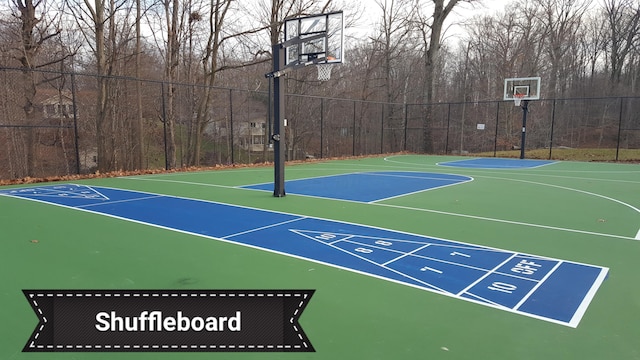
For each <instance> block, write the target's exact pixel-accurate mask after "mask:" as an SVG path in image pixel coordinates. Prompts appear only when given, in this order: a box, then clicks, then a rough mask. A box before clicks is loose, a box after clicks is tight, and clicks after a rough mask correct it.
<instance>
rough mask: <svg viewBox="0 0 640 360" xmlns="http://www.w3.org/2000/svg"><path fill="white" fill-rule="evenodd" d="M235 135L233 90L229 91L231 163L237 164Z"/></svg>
mask: <svg viewBox="0 0 640 360" xmlns="http://www.w3.org/2000/svg"><path fill="white" fill-rule="evenodd" d="M233 135H234V134H233V89H229V136H231V139H230V141H229V143H230V144H231V163H232V164H235V163H236V162H235V156H234V155H235V147H234V144H233Z"/></svg>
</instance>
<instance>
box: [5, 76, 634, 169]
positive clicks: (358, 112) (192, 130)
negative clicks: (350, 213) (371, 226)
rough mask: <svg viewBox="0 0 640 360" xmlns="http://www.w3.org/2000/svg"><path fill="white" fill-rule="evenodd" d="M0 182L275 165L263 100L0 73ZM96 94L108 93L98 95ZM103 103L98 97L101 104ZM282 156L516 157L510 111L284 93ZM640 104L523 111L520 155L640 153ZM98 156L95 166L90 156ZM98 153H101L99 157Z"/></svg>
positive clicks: (216, 91) (517, 124)
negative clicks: (102, 164) (511, 153)
mask: <svg viewBox="0 0 640 360" xmlns="http://www.w3.org/2000/svg"><path fill="white" fill-rule="evenodd" d="M0 84H1V85H2V87H1V90H0V114H1V115H0V179H18V178H24V177H55V176H64V175H72V174H83V173H93V172H95V171H96V170H97V169H99V167H98V165H99V161H108V162H109V163H110V168H112V169H115V170H149V169H167V168H182V167H188V166H215V165H229V164H250V163H258V162H265V161H272V160H273V151H272V147H271V146H270V133H271V129H272V121H271V119H270V116H269V109H270V107H269V93H268V92H266V91H248V90H238V89H230V88H218V87H206V86H202V85H194V84H177V83H173V84H169V83H166V82H160V81H147V80H135V79H131V78H122V77H97V76H94V75H86V74H73V73H63V72H52V71H28V72H27V71H22V70H21V69H13V68H0ZM101 87H104V88H105V89H106V91H103V92H101V91H100V88H101ZM100 93H102V94H104V96H99V94H100ZM285 107H286V109H285V117H286V119H287V121H286V136H285V141H286V149H287V150H286V158H287V160H302V159H309V158H330V157H344V156H359V155H372V154H383V153H394V152H399V151H410V152H416V153H429V154H479V153H482V154H484V156H487V154H489V155H493V156H495V155H496V154H497V153H498V152H499V151H502V150H513V149H519V147H520V146H521V142H520V139H521V135H522V130H523V129H522V125H523V124H522V114H523V112H522V109H521V108H520V107H516V106H514V104H513V103H509V102H503V101H495V102H467V103H438V104H396V103H382V102H372V101H358V100H348V99H335V98H325V97H318V96H303V95H294V94H289V95H287V97H286V102H285ZM638 114H640V97H615V98H588V99H587V98H582V99H543V100H538V101H531V102H530V103H529V112H528V117H527V124H526V125H527V126H526V134H527V137H526V148H525V150H527V151H529V150H533V149H545V151H546V150H548V158H549V159H553V158H554V151H557V150H558V149H584V151H588V150H587V149H589V150H592V149H602V150H606V151H608V154H610V155H608V157H607V158H606V159H604V160H611V161H617V160H620V159H624V158H625V157H624V155H625V152H626V151H628V150H634V149H640V119H639V116H638ZM99 153H100V154H103V155H102V156H103V157H104V158H99V157H98V154H99ZM105 154H106V155H105Z"/></svg>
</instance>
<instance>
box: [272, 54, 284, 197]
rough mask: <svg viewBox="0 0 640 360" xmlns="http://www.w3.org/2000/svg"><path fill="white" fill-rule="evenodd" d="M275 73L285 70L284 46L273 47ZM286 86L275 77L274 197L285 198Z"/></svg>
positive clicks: (278, 77)
mask: <svg viewBox="0 0 640 360" xmlns="http://www.w3.org/2000/svg"><path fill="white" fill-rule="evenodd" d="M272 50H273V72H274V73H277V72H279V71H280V70H282V69H283V68H284V58H285V51H284V47H283V46H282V44H277V45H274V46H273V47H272ZM283 85H284V84H283V83H281V79H280V76H274V77H273V118H274V119H273V135H272V136H271V140H273V163H274V181H273V196H275V197H283V196H285V191H284V163H285V139H286V137H285V133H284V132H285V127H284V97H285V95H284V86H283Z"/></svg>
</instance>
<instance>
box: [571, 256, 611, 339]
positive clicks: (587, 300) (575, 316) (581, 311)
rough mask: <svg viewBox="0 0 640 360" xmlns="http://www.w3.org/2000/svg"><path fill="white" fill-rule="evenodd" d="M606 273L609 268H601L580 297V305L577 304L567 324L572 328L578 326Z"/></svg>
mask: <svg viewBox="0 0 640 360" xmlns="http://www.w3.org/2000/svg"><path fill="white" fill-rule="evenodd" d="M608 273H609V268H601V270H600V274H599V275H598V278H597V279H596V281H594V282H593V284H592V285H591V289H589V291H588V292H587V294H586V295H585V296H584V298H582V303H581V304H580V306H578V309H576V312H575V313H574V314H573V317H572V318H571V320H570V321H569V326H572V327H574V328H576V327H578V324H579V323H580V320H581V319H582V317H583V316H584V313H585V312H587V308H588V307H589V304H591V300H593V298H594V296H595V295H596V292H597V291H598V289H599V288H600V285H602V283H603V282H604V280H605V279H606V278H607V274H608Z"/></svg>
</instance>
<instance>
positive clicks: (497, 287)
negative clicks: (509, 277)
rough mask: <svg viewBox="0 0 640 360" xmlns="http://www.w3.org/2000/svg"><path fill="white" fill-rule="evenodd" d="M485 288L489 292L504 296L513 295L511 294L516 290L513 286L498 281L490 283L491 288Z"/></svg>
mask: <svg viewBox="0 0 640 360" xmlns="http://www.w3.org/2000/svg"><path fill="white" fill-rule="evenodd" d="M487 288H488V289H489V290H493V291H500V292H503V293H505V294H513V292H514V291H516V289H518V287H517V286H515V285H513V284H507V283H504V282H499V281H496V282H494V283H492V284H491V286H488V287H487Z"/></svg>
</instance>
